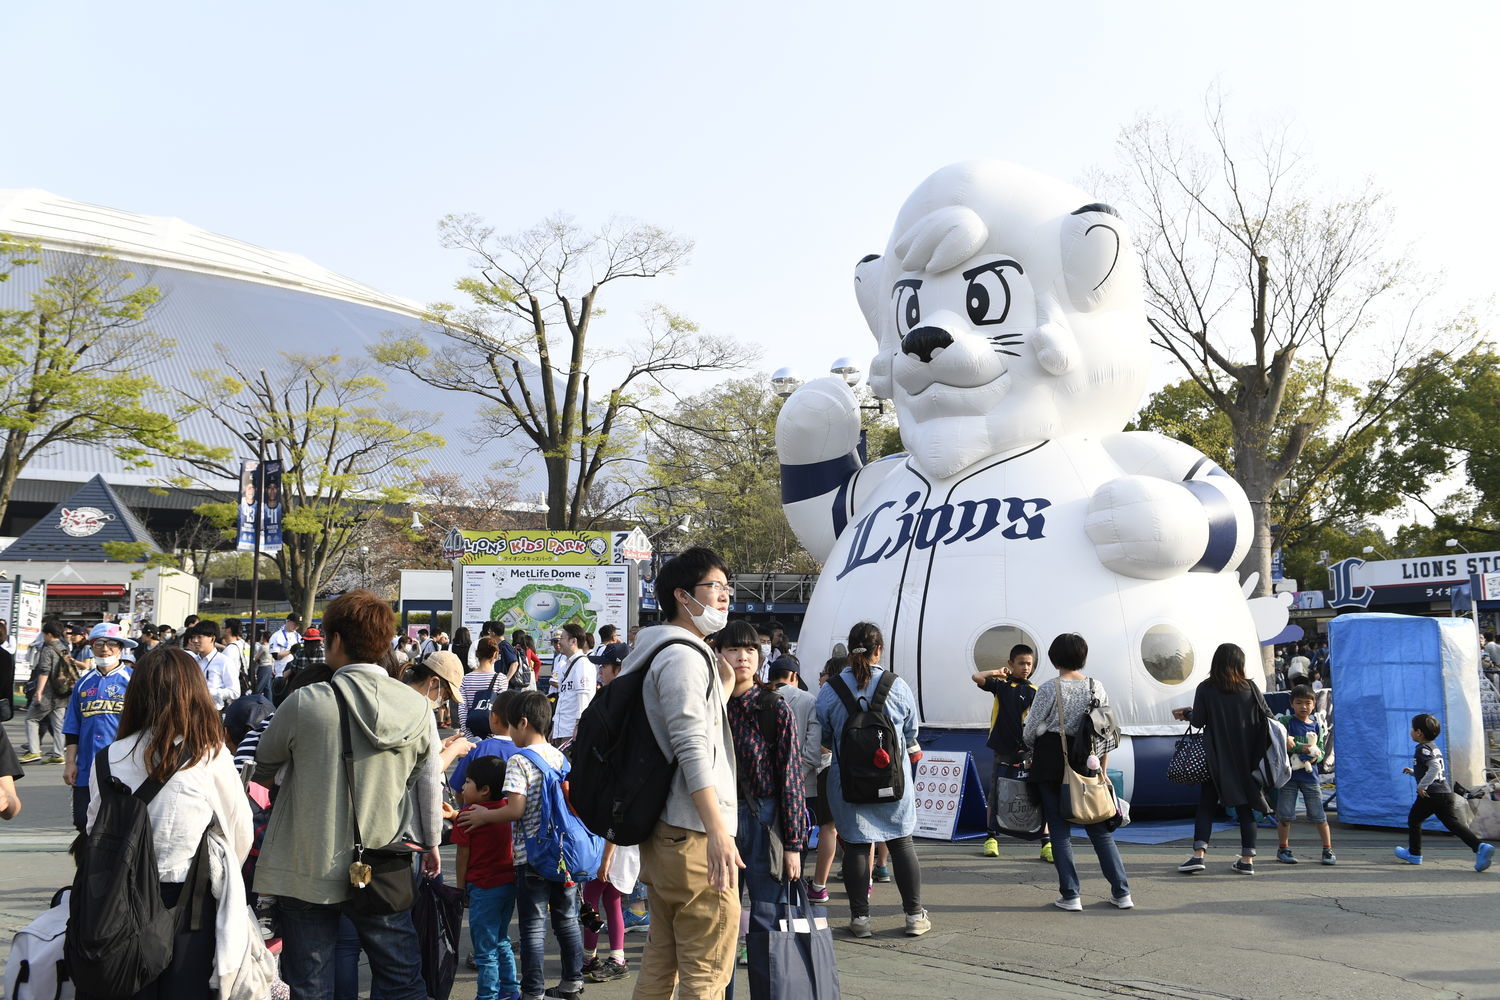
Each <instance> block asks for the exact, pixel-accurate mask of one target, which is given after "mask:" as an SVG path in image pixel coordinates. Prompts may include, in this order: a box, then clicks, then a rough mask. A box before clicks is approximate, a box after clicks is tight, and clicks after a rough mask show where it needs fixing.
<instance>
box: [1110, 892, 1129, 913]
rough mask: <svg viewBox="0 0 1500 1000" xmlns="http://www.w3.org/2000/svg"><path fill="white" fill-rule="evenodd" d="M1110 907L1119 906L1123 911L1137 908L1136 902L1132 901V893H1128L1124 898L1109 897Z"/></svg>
mask: <svg viewBox="0 0 1500 1000" xmlns="http://www.w3.org/2000/svg"><path fill="white" fill-rule="evenodd" d="M1109 905H1110V906H1118V907H1119V908H1120V909H1122V910H1130V909H1134V908H1135V900H1133V899H1131V898H1130V893H1128V892H1127V893H1126V894H1125V895H1123V896H1111V897H1109Z"/></svg>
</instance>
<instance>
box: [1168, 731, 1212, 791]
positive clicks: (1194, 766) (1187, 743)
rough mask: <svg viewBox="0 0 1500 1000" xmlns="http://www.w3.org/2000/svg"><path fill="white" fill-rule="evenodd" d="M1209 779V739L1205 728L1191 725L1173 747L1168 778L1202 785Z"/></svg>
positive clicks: (1180, 783)
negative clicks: (1206, 738)
mask: <svg viewBox="0 0 1500 1000" xmlns="http://www.w3.org/2000/svg"><path fill="white" fill-rule="evenodd" d="M1208 779H1209V773H1208V741H1207V740H1205V739H1204V738H1203V730H1201V729H1196V730H1195V729H1193V728H1192V727H1189V728H1188V730H1187V731H1186V732H1184V733H1183V734H1182V735H1181V736H1180V737H1178V739H1177V745H1176V746H1175V747H1174V748H1173V749H1172V759H1171V760H1170V761H1168V762H1167V780H1168V781H1173V782H1176V783H1177V784H1179V785H1201V784H1203V783H1204V782H1205V781H1207V780H1208Z"/></svg>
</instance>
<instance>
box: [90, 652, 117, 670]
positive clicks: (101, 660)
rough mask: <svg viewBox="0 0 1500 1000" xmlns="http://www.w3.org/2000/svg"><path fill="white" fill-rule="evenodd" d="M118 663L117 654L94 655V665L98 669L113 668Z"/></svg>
mask: <svg viewBox="0 0 1500 1000" xmlns="http://www.w3.org/2000/svg"><path fill="white" fill-rule="evenodd" d="M119 663H120V658H119V657H118V656H99V655H97V654H96V655H95V656H94V666H95V667H97V668H98V669H100V670H113V669H114V668H115V667H116V666H118V665H119Z"/></svg>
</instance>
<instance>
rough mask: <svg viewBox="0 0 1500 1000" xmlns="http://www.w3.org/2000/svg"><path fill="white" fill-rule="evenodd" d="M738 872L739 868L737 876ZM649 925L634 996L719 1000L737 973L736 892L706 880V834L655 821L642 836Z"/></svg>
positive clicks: (640, 998)
mask: <svg viewBox="0 0 1500 1000" xmlns="http://www.w3.org/2000/svg"><path fill="white" fill-rule="evenodd" d="M742 874H743V873H737V875H736V881H738V878H739V877H740V875H742ZM641 881H643V882H645V883H646V885H647V886H648V887H649V888H650V893H649V898H650V900H651V931H650V935H649V937H648V938H647V939H646V952H645V954H644V955H643V956H642V957H641V967H640V971H639V972H637V973H636V978H635V992H634V994H632V996H633V997H634V1000H670V998H671V996H672V990H673V989H674V988H675V989H676V990H677V1000H722V998H723V996H724V988H725V987H726V986H728V985H729V981H730V980H731V979H732V978H733V977H734V955H735V944H736V943H737V941H738V939H739V931H740V894H739V889H738V887H736V888H735V889H734V890H733V891H729V892H719V891H717V890H715V889H714V888H713V887H711V886H710V885H709V883H708V835H707V834H703V833H699V832H698V831H696V830H687V829H684V828H682V827H680V826H671V825H669V824H667V823H660V822H659V823H657V824H656V829H655V830H653V831H652V832H651V836H650V837H647V838H646V840H645V841H644V842H642V844H641Z"/></svg>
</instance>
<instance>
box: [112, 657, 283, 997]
mask: <svg viewBox="0 0 1500 1000" xmlns="http://www.w3.org/2000/svg"><path fill="white" fill-rule="evenodd" d="M103 753H104V754H107V755H108V757H107V759H108V761H109V772H110V774H111V775H112V776H113V777H114V778H117V779H119V780H120V781H121V782H122V783H123V784H124V785H126V787H128V788H130V789H131V790H134V789H136V788H138V787H139V786H140V785H141V784H142V783H143V782H145V780H146V779H147V778H148V777H149V778H154V779H156V780H157V781H161V782H163V784H162V788H161V791H160V792H158V793H157V795H156V797H155V798H153V799H152V800H151V803H150V805H149V806H148V807H147V810H146V811H147V813H148V815H149V816H150V818H151V842H152V847H153V848H154V849H155V852H156V867H157V875H158V878H159V879H160V882H161V898H162V902H163V903H164V904H166V905H168V906H171V905H172V904H174V903H176V902H177V899H178V897H179V896H180V895H181V894H182V893H183V892H184V891H185V888H186V886H185V882H186V880H187V878H188V874H189V872H190V871H191V869H192V867H193V859H194V857H195V856H196V855H197V852H198V845H199V843H200V841H203V834H204V832H205V831H207V832H208V835H209V837H208V840H207V841H204V845H205V846H204V850H205V852H206V856H205V857H204V858H203V861H202V864H204V865H207V866H208V867H209V871H210V873H211V874H210V876H209V889H210V896H209V898H206V899H205V900H204V904H203V911H202V913H201V914H199V916H200V917H201V918H202V919H201V921H186V920H184V921H183V922H182V923H181V925H180V926H179V930H178V933H177V939H176V942H175V946H174V949H173V955H172V964H171V965H169V966H168V967H167V969H166V971H165V972H163V973H162V974H161V976H160V977H158V978H157V980H156V981H155V982H153V983H150V984H149V985H147V986H146V987H144V988H143V989H142V990H141V991H140V992H138V993H137V994H136V996H137V997H144V998H157V997H160V998H163V1000H165V998H173V1000H178V998H189V997H216V996H217V997H230V996H246V995H248V996H254V995H257V994H260V995H264V990H269V987H270V982H269V980H268V979H267V980H266V981H265V982H264V983H262V982H260V980H259V978H257V977H255V975H254V973H255V972H256V971H257V970H261V971H268V970H269V969H270V968H273V967H274V965H273V963H272V960H271V959H270V957H269V955H260V954H258V953H257V952H256V949H258V950H259V952H264V951H265V946H264V945H263V944H262V943H261V940H260V935H259V932H258V929H257V928H256V927H255V924H254V921H253V920H251V919H250V915H249V910H248V909H247V907H246V905H245V886H244V881H243V878H242V876H241V875H240V869H241V866H243V865H244V863H245V859H246V858H247V857H248V856H249V854H250V845H251V841H252V839H253V831H252V828H251V820H250V805H249V801H248V800H247V799H246V797H245V789H244V786H243V785H242V784H241V783H240V778H239V774H238V773H237V772H236V771H235V767H234V760H233V756H232V754H231V752H230V750H229V748H228V747H226V746H225V744H224V726H223V723H222V722H221V721H220V719H219V713H218V711H217V710H216V709H215V708H214V702H213V698H212V697H210V695H209V692H208V684H207V682H205V681H204V679H203V671H202V670H201V669H199V667H198V664H197V662H196V661H195V660H194V659H193V657H192V655H191V654H189V653H188V652H187V651H185V650H183V649H181V648H178V647H176V646H158V647H157V648H156V649H153V650H152V651H151V652H149V653H147V654H145V655H144V656H142V657H141V658H140V660H139V661H138V662H137V663H136V665H135V671H134V674H133V676H132V677H131V685H130V687H128V688H127V689H126V691H125V704H124V706H123V708H122V710H121V712H120V727H119V730H118V732H117V734H116V738H115V742H114V743H112V744H111V745H110V746H109V747H108V748H107V749H106V750H105V751H103ZM96 773H97V772H96ZM101 785H102V782H98V781H96V782H94V783H93V784H91V785H90V788H89V791H90V796H91V797H90V799H89V810H88V822H87V827H88V829H90V830H92V828H93V825H94V821H95V819H96V817H97V816H98V813H99V795H100V787H101ZM195 922H196V923H198V924H199V926H200V928H201V929H199V930H196V931H195V930H191V929H190V926H191V924H192V923H195ZM262 987H263V988H264V989H262Z"/></svg>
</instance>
